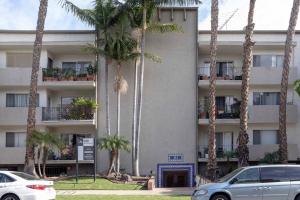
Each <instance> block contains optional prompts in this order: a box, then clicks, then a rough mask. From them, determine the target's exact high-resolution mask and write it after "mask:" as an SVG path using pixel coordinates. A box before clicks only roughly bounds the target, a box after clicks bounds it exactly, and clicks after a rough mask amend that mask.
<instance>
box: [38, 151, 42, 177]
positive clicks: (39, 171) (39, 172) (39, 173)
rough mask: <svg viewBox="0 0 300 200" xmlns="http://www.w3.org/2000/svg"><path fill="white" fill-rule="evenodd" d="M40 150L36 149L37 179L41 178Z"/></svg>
mask: <svg viewBox="0 0 300 200" xmlns="http://www.w3.org/2000/svg"><path fill="white" fill-rule="evenodd" d="M41 150H42V149H41V148H40V147H38V149H37V166H38V176H39V177H43V174H42V170H41Z"/></svg>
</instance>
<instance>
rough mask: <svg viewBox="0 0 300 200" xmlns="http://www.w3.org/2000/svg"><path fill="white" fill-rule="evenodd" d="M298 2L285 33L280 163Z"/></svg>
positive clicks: (284, 143) (284, 157) (285, 153)
mask: <svg viewBox="0 0 300 200" xmlns="http://www.w3.org/2000/svg"><path fill="white" fill-rule="evenodd" d="M299 3H300V0H294V3H293V7H292V11H291V16H290V22H289V28H288V31H287V36H286V42H285V51H284V60H283V70H282V79H281V89H280V103H279V160H280V162H281V163H283V164H284V163H287V162H288V149H287V135H286V103H287V89H288V81H289V68H290V64H291V57H292V51H293V39H294V35H295V27H296V24H297V19H298V13H299Z"/></svg>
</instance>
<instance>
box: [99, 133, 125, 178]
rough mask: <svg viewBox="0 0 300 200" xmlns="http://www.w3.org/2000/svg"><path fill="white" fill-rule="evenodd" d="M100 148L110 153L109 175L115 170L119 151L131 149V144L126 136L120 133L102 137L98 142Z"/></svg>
mask: <svg viewBox="0 0 300 200" xmlns="http://www.w3.org/2000/svg"><path fill="white" fill-rule="evenodd" d="M98 144H99V145H98V148H99V149H105V150H108V151H109V153H110V163H109V169H108V172H107V175H108V176H109V175H110V174H111V173H112V171H113V170H114V171H115V172H116V170H115V166H116V161H117V157H118V153H119V151H120V150H125V151H127V152H129V151H130V144H129V141H128V140H126V139H125V138H124V137H119V136H118V135H114V136H107V137H105V138H101V139H100V141H99V142H98Z"/></svg>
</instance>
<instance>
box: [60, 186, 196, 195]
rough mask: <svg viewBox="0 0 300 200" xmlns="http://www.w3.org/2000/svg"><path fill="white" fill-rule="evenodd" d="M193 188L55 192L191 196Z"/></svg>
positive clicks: (67, 192) (65, 191)
mask: <svg viewBox="0 0 300 200" xmlns="http://www.w3.org/2000/svg"><path fill="white" fill-rule="evenodd" d="M193 190H194V188H155V189H154V190H57V195H128V196H135V195H137V196H143V195H145V196H153V195H191V194H192V192H193Z"/></svg>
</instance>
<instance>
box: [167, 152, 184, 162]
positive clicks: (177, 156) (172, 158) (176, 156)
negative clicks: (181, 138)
mask: <svg viewBox="0 0 300 200" xmlns="http://www.w3.org/2000/svg"><path fill="white" fill-rule="evenodd" d="M168 161H169V162H183V161H184V155H183V154H182V153H170V154H168Z"/></svg>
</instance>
